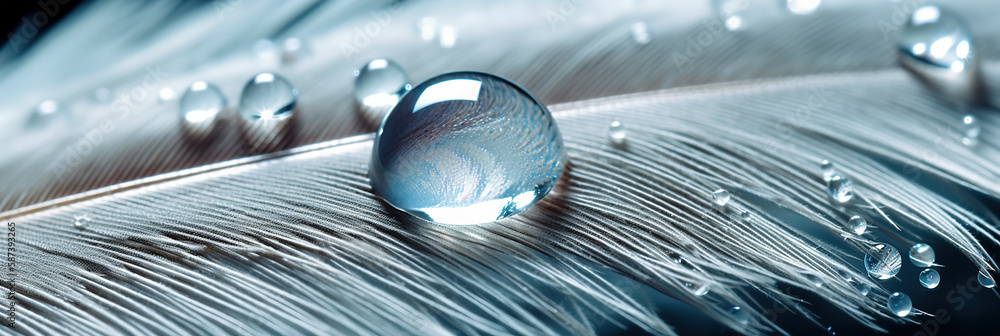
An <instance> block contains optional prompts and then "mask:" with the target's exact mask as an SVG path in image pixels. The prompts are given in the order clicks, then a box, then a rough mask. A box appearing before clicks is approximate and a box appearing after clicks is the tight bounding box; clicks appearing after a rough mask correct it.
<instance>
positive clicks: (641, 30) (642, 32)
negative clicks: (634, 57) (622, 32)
mask: <svg viewBox="0 0 1000 336" xmlns="http://www.w3.org/2000/svg"><path fill="white" fill-rule="evenodd" d="M632 39H633V40H635V42H636V43H638V44H648V43H649V40H650V39H649V29H648V28H647V27H646V23H645V22H642V21H639V22H636V23H635V24H632Z"/></svg>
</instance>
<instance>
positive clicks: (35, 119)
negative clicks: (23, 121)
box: [27, 100, 69, 129]
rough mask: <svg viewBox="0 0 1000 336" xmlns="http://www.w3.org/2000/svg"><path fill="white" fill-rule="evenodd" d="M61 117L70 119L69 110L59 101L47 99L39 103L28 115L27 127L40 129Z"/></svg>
mask: <svg viewBox="0 0 1000 336" xmlns="http://www.w3.org/2000/svg"><path fill="white" fill-rule="evenodd" d="M60 119H61V120H67V119H69V111H67V110H66V109H65V108H63V107H62V106H61V105H60V104H59V102H57V101H55V100H45V101H42V102H41V103H38V106H35V109H34V110H32V111H31V116H30V117H28V124H27V127H28V128H29V129H38V128H42V127H45V126H48V125H51V124H52V123H54V122H55V121H56V120H60Z"/></svg>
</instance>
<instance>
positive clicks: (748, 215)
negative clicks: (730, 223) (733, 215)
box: [740, 211, 752, 221]
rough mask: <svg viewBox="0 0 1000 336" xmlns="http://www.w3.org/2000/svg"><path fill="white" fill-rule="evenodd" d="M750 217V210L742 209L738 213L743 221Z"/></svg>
mask: <svg viewBox="0 0 1000 336" xmlns="http://www.w3.org/2000/svg"><path fill="white" fill-rule="evenodd" d="M751 217H752V215H751V214H750V211H743V212H741V213H740V218H742V219H743V220H744V221H749V220H750V218H751Z"/></svg>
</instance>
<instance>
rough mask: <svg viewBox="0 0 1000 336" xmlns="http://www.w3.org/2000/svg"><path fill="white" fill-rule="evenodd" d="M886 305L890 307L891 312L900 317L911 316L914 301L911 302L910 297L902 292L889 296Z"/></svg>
mask: <svg viewBox="0 0 1000 336" xmlns="http://www.w3.org/2000/svg"><path fill="white" fill-rule="evenodd" d="M886 305H887V306H888V307H889V311H891V312H892V313H893V314H896V316H899V317H904V316H907V315H910V312H911V311H912V310H913V301H912V300H910V297H909V296H907V295H906V294H903V293H900V292H895V293H892V295H889V301H888V303H887V304H886Z"/></svg>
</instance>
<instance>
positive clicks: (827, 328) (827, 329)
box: [826, 326, 837, 335]
mask: <svg viewBox="0 0 1000 336" xmlns="http://www.w3.org/2000/svg"><path fill="white" fill-rule="evenodd" d="M826 332H827V333H828V334H830V335H836V334H837V332H836V331H833V327H832V326H831V327H826Z"/></svg>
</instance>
